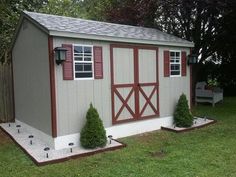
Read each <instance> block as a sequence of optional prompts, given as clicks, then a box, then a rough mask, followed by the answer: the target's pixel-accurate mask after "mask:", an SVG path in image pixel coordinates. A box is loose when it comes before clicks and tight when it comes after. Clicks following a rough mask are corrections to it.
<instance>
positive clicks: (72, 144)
mask: <svg viewBox="0 0 236 177" xmlns="http://www.w3.org/2000/svg"><path fill="white" fill-rule="evenodd" d="M68 145H69V146H70V152H71V153H72V152H73V151H72V146H74V143H69V144H68Z"/></svg>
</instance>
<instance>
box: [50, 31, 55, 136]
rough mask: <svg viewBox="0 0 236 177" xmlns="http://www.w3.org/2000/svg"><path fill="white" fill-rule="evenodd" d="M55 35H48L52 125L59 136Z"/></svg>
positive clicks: (53, 133) (53, 134)
mask: <svg viewBox="0 0 236 177" xmlns="http://www.w3.org/2000/svg"><path fill="white" fill-rule="evenodd" d="M53 52H54V51H53V37H52V36H48V57H49V74H50V95H51V124H52V125H51V126H52V137H53V138H55V137H57V117H56V88H55V65H54V53H53Z"/></svg>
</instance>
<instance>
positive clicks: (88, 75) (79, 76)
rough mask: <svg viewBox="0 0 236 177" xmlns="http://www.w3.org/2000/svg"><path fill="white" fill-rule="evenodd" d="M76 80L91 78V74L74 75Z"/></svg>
mask: <svg viewBox="0 0 236 177" xmlns="http://www.w3.org/2000/svg"><path fill="white" fill-rule="evenodd" d="M75 77H76V78H91V77H93V74H92V72H87V73H85V72H84V73H75Z"/></svg>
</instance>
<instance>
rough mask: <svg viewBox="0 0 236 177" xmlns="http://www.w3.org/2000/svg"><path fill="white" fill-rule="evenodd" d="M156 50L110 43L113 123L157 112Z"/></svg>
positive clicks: (152, 115) (149, 115) (143, 117)
mask: <svg viewBox="0 0 236 177" xmlns="http://www.w3.org/2000/svg"><path fill="white" fill-rule="evenodd" d="M157 52H158V49H157V48H154V47H136V46H123V45H111V87H112V88H111V92H112V122H113V124H116V123H122V122H128V121H134V120H139V119H145V118H151V117H157V116H159V103H158V100H159V99H158V92H159V91H158V57H157V56H158V53H157Z"/></svg>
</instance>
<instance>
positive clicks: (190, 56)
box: [188, 54, 197, 65]
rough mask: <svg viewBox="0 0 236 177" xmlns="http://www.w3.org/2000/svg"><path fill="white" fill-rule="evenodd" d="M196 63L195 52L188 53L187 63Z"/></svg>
mask: <svg viewBox="0 0 236 177" xmlns="http://www.w3.org/2000/svg"><path fill="white" fill-rule="evenodd" d="M196 63H197V55H196V54H190V55H188V65H193V64H196Z"/></svg>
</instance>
